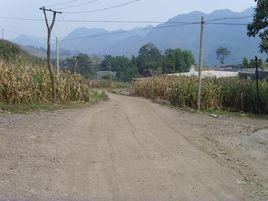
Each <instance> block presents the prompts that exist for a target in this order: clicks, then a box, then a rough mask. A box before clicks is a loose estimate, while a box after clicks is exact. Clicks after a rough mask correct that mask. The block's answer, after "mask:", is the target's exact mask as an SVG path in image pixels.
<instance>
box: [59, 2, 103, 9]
mask: <svg viewBox="0 0 268 201" xmlns="http://www.w3.org/2000/svg"><path fill="white" fill-rule="evenodd" d="M97 1H99V0H93V1H89V2H85V3H80V4H77V5H72V6H66V7H62V8H57V9H58V10H63V9H68V8H75V7H79V6H84V5H88V4H91V3H95V2H97Z"/></svg>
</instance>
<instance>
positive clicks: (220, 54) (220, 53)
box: [216, 47, 231, 65]
mask: <svg viewBox="0 0 268 201" xmlns="http://www.w3.org/2000/svg"><path fill="white" fill-rule="evenodd" d="M216 54H217V60H220V63H221V64H222V65H223V64H224V61H225V59H226V58H227V57H228V56H229V55H230V54H231V52H230V51H229V50H228V48H226V47H219V48H218V49H217V50H216Z"/></svg>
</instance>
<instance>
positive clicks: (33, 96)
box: [0, 41, 100, 104]
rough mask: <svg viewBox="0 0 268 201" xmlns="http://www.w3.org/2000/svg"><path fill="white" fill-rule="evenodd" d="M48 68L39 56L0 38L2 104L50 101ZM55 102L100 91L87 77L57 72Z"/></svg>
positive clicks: (91, 98)
mask: <svg viewBox="0 0 268 201" xmlns="http://www.w3.org/2000/svg"><path fill="white" fill-rule="evenodd" d="M50 87H51V85H50V77H49V72H48V69H47V67H46V64H45V62H44V61H43V60H41V59H39V58H37V57H33V56H31V55H29V54H27V53H26V52H25V51H23V50H21V48H20V47H18V46H17V45H14V44H12V43H10V42H8V41H0V102H1V103H2V104H29V103H31V104H32V103H41V104H44V103H46V104H47V103H50V100H51V88H50ZM57 95H58V102H57V103H58V104H68V103H71V102H92V101H95V99H96V98H99V97H100V95H99V94H96V92H95V91H93V90H92V89H91V87H90V83H89V80H88V79H85V78H84V77H82V76H80V75H78V74H71V73H69V72H61V73H60V76H59V78H58V79H57Z"/></svg>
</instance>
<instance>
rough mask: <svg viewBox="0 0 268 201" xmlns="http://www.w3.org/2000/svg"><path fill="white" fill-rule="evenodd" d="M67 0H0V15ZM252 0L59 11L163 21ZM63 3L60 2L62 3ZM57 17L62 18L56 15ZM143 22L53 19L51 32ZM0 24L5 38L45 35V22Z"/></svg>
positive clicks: (163, 1) (148, 1)
mask: <svg viewBox="0 0 268 201" xmlns="http://www.w3.org/2000/svg"><path fill="white" fill-rule="evenodd" d="M66 1H70V0H1V1H0V2H1V3H0V17H24V18H38V19H40V18H42V19H43V16H42V13H41V12H40V10H39V9H38V8H39V7H41V6H43V5H49V4H55V3H61V2H66ZM89 1H92V0H77V1H76V2H73V3H70V4H65V5H63V7H64V6H69V5H70V6H71V5H77V4H80V3H85V2H89ZM128 1H129V0H99V1H97V2H95V3H92V4H89V5H86V6H82V7H77V8H70V9H67V10H66V11H83V10H92V9H99V8H104V7H109V6H113V5H117V4H120V3H125V2H128ZM254 5H255V4H254V0H139V1H138V2H135V3H133V4H130V5H127V6H124V7H120V8H115V9H112V10H109V11H102V12H98V13H86V14H62V17H63V18H64V19H65V20H66V19H73V20H75V19H76V20H80V19H83V20H84V19H86V20H158V21H166V20H168V19H169V18H171V17H174V16H176V15H178V14H183V13H188V12H191V11H195V10H198V11H203V12H206V13H209V12H212V11H213V10H215V9H230V10H233V11H243V10H245V9H247V8H249V7H250V6H254ZM61 7H62V6H61ZM58 19H61V17H59V18H58ZM141 26H145V25H144V24H109V23H63V22H58V23H56V27H55V29H54V33H55V34H56V35H59V36H61V37H62V36H64V35H66V34H67V33H68V32H69V31H71V30H72V29H74V28H77V27H88V28H93V27H98V28H106V29H108V30H114V29H130V28H133V27H141ZM0 27H1V28H4V29H5V35H6V38H14V37H15V36H16V34H19V33H24V34H28V35H34V36H39V37H43V36H44V35H45V24H44V23H43V22H32V21H11V20H6V19H0Z"/></svg>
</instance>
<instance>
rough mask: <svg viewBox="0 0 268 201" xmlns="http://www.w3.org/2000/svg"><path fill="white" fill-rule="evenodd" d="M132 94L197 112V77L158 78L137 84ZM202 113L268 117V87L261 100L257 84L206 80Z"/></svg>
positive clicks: (262, 85) (266, 85)
mask: <svg viewBox="0 0 268 201" xmlns="http://www.w3.org/2000/svg"><path fill="white" fill-rule="evenodd" d="M132 87H133V88H132V93H133V95H136V96H144V97H146V98H151V99H155V98H161V99H163V100H167V101H169V102H170V103H171V104H173V105H177V106H180V107H185V106H186V107H190V108H194V109H196V108H197V91H198V90H197V87H198V80H197V78H196V77H165V76H163V77H155V78H151V79H144V80H140V81H136V82H134V83H133V86H132ZM202 109H203V110H207V109H214V110H215V109H216V110H220V109H230V110H232V111H243V112H251V113H255V112H258V113H263V114H268V83H267V82H260V100H259V101H258V100H257V98H256V85H255V82H254V81H251V80H242V79H238V78H220V79H216V78H206V79H204V80H203V90H202Z"/></svg>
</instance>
